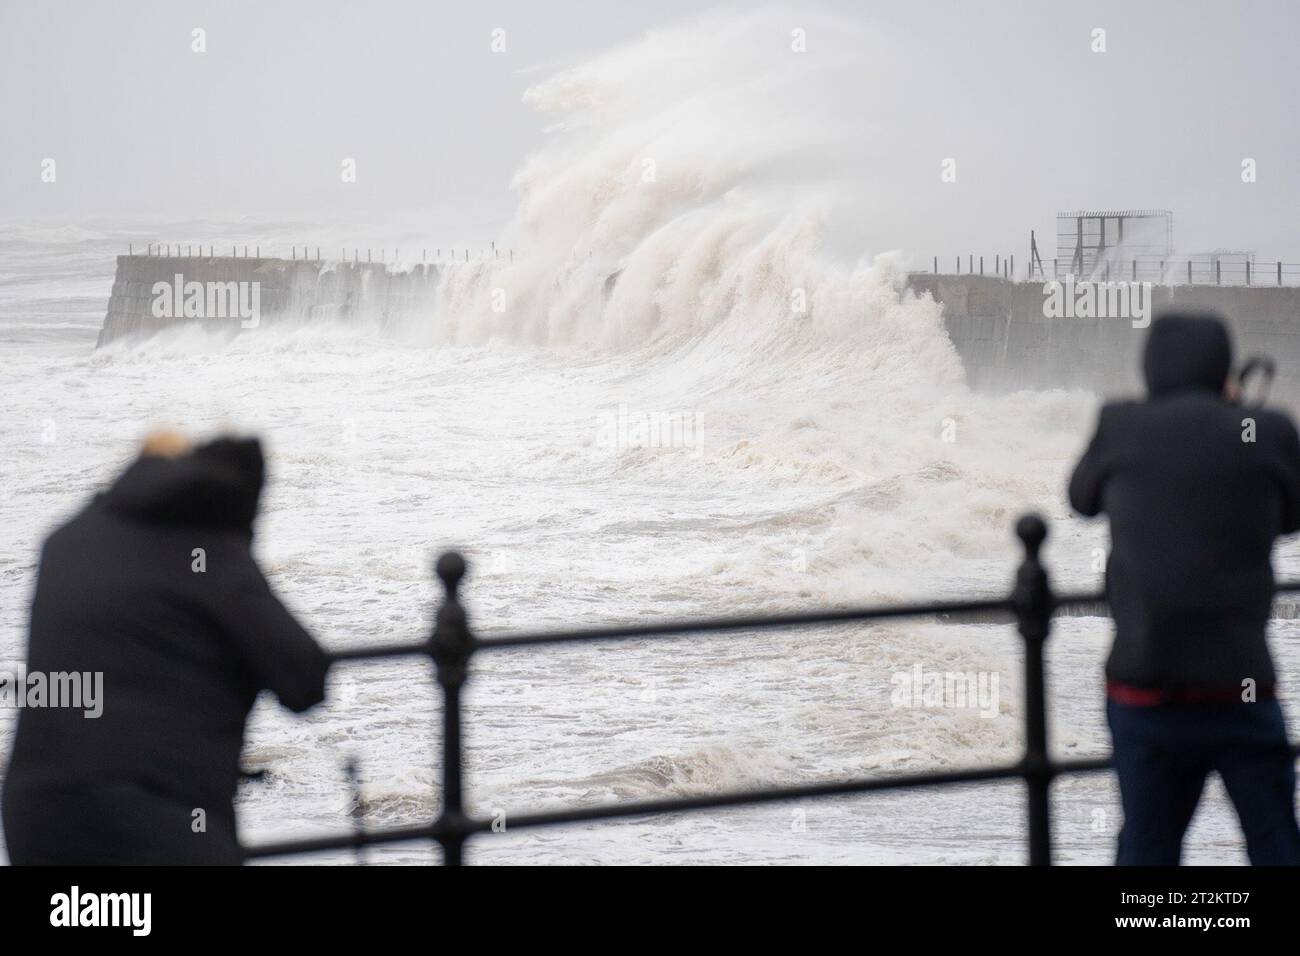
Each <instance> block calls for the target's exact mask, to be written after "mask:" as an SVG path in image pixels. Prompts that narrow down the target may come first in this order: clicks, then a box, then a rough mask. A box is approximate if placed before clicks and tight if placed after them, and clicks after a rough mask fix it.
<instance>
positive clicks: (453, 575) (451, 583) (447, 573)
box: [434, 551, 466, 601]
mask: <svg viewBox="0 0 1300 956" xmlns="http://www.w3.org/2000/svg"><path fill="white" fill-rule="evenodd" d="M465 570H466V566H465V559H464V558H463V557H461V556H460V552H458V551H447V552H445V553H444V554H443V555H442V556H440V557H439V558H438V562H437V564H435V565H434V571H435V572H436V573H437V575H438V578H439V580H441V581H442V586H443V588H444V589H446V591H447V600H449V601H452V600H455V599H456V597H457V596H458V592H459V590H460V579H461V578H463V577H464V576H465Z"/></svg>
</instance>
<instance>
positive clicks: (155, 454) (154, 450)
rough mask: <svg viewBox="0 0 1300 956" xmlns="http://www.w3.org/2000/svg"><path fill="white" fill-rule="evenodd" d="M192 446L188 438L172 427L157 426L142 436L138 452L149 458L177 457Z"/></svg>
mask: <svg viewBox="0 0 1300 956" xmlns="http://www.w3.org/2000/svg"><path fill="white" fill-rule="evenodd" d="M193 447H194V443H193V442H192V441H190V439H189V438H188V437H187V436H186V435H184V434H182V433H181V432H179V431H177V430H176V429H174V428H158V429H155V430H154V431H151V432H150V433H149V434H148V435H146V436H145V438H144V443H143V444H142V445H141V446H140V454H141V455H142V456H146V457H150V458H179V457H180V456H181V455H184V454H186V453H187V452H189V450H190V449H191V448H193Z"/></svg>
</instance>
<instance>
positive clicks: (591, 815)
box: [244, 757, 1111, 859]
mask: <svg viewBox="0 0 1300 956" xmlns="http://www.w3.org/2000/svg"><path fill="white" fill-rule="evenodd" d="M1110 764H1111V762H1110V758H1108V757H1095V758H1078V759H1074V760H1067V761H1061V762H1054V763H1051V764H1050V765H1049V766H1048V771H1049V772H1050V773H1051V774H1053V775H1060V774H1068V773H1091V772H1094V771H1100V770H1108V769H1110ZM1027 772H1028V768H1026V766H1025V764H1024V762H1023V761H1020V762H1017V763H1014V764H999V765H996V766H993V767H979V768H973V769H968V770H953V771H947V772H941V773H934V772H927V773H918V774H910V775H903V776H895V777H875V778H871V779H866V780H846V781H833V782H828V783H819V784H803V785H800V786H793V787H772V788H768V789H765V790H736V791H730V792H727V793H718V794H706V795H702V796H699V797H673V798H669V799H663V800H641V801H631V802H628V803H612V804H602V805H597V806H591V807H574V808H571V809H566V810H554V811H549V812H540V813H528V814H518V815H514V814H509V813H506V814H499V815H497V816H496V817H494V818H493V819H482V818H476V817H468V818H466V819H465V822H464V825H463V826H462V827H461V828H460V829H461V832H462V834H464V835H469V834H473V833H482V832H486V831H488V830H491V829H492V827H493V823H494V822H495V821H498V820H501V819H504V823H505V827H506V830H515V829H521V828H525V827H540V826H552V825H559V824H564V823H584V822H591V821H595V820H608V819H616V818H619V817H636V816H647V815H653V814H662V813H683V812H689V811H693V810H711V809H718V808H720V807H737V806H745V805H751V804H760V803H779V802H781V801H785V800H805V799H817V798H822V797H833V796H842V795H845V794H852V793H866V792H870V791H882V790H903V789H913V788H917V787H935V786H954V785H962V784H972V783H989V782H993V781H997V780H1010V779H1014V778H1016V777H1024V776H1025V774H1026V773H1027ZM498 825H499V824H498ZM446 832H447V828H445V827H443V826H442V825H440V824H438V823H434V824H422V825H419V826H409V827H394V828H393V829H389V830H373V831H366V832H364V833H355V832H354V833H349V834H339V835H337V836H325V837H314V838H311V837H309V838H304V839H298V840H286V841H283V842H280V843H267V844H260V845H255V846H252V847H248V848H247V849H246V850H245V851H244V855H245V857H246V858H247V859H259V858H263V857H269V856H288V855H292V854H296V853H319V852H324V851H328V850H348V849H356V848H358V847H363V846H371V845H376V844H381V843H385V844H386V843H402V842H407V841H410V840H440V839H441V838H442V837H443V836H444V835H445V833H446Z"/></svg>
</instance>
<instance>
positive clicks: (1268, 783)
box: [1106, 700, 1300, 866]
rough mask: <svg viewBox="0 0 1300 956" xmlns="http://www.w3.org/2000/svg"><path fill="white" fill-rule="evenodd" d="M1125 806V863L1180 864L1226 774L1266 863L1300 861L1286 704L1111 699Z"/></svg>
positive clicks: (1256, 852) (1251, 846)
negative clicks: (1146, 703)
mask: <svg viewBox="0 0 1300 956" xmlns="http://www.w3.org/2000/svg"><path fill="white" fill-rule="evenodd" d="M1106 719H1107V721H1108V722H1109V724H1110V733H1111V740H1112V741H1113V745H1114V755H1115V756H1114V759H1115V770H1116V773H1117V774H1118V775H1119V790H1120V797H1121V800H1122V802H1123V805H1124V828H1123V829H1122V830H1121V831H1120V835H1119V855H1118V859H1117V860H1116V862H1117V863H1118V864H1119V865H1120V866H1176V865H1177V864H1178V861H1179V857H1180V856H1181V854H1182V844H1183V833H1184V832H1185V831H1186V830H1187V825H1188V824H1189V823H1190V822H1191V820H1192V814H1193V813H1194V812H1195V811H1196V804H1197V803H1198V802H1199V801H1200V798H1201V789H1202V787H1203V786H1204V785H1205V778H1206V776H1207V775H1208V774H1209V773H1210V771H1215V772H1217V773H1218V774H1219V777H1220V778H1221V779H1222V780H1223V785H1224V787H1226V788H1227V791H1228V796H1229V798H1231V800H1232V803H1233V806H1235V807H1236V809H1237V818H1238V819H1239V820H1240V821H1241V829H1242V831H1243V832H1244V833H1245V835H1246V851H1247V853H1248V854H1249V855H1250V862H1251V863H1252V864H1254V865H1256V866H1283V865H1285V866H1296V865H1300V829H1297V826H1296V815H1295V780H1296V778H1295V761H1294V760H1293V759H1292V757H1291V752H1290V749H1289V747H1288V744H1287V737H1286V724H1285V721H1284V720H1283V717H1282V708H1281V707H1280V706H1279V705H1278V703H1277V701H1275V700H1264V701H1256V702H1255V703H1243V702H1231V703H1210V704H1181V703H1180V704H1160V705H1157V706H1154V707H1133V706H1130V705H1127V704H1121V703H1117V702H1116V701H1113V700H1108V701H1107V702H1106Z"/></svg>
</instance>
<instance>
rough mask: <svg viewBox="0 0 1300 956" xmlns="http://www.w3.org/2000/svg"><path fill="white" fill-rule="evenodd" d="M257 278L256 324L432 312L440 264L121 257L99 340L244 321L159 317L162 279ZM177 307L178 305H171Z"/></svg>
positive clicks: (254, 280)
mask: <svg viewBox="0 0 1300 956" xmlns="http://www.w3.org/2000/svg"><path fill="white" fill-rule="evenodd" d="M177 276H181V281H182V283H188V282H198V283H200V284H202V285H203V286H205V287H206V286H208V285H210V284H213V283H228V282H236V283H238V282H248V283H257V288H258V300H259V305H260V314H259V316H258V324H259V325H261V324H265V323H276V322H283V321H303V320H311V319H315V318H347V317H349V316H351V315H357V316H360V315H366V316H373V317H377V318H379V319H381V320H385V319H390V318H396V317H399V316H402V315H409V314H414V313H418V312H422V311H430V310H431V309H432V308H433V303H434V299H435V296H436V295H437V289H438V276H439V268H438V266H436V265H423V266H416V267H414V268H413V269H411V270H409V271H404V272H390V271H389V269H388V267H387V266H385V265H383V264H380V263H368V262H324V261H314V260H313V261H307V260H302V259H298V260H293V259H255V258H242V257H240V258H234V257H228V256H212V257H208V256H193V257H189V256H118V257H117V274H116V276H115V278H114V280H113V293H112V296H111V297H110V298H109V302H108V314H107V315H106V316H105V317H104V326H103V328H102V329H101V330H100V333H99V342H98V344H99V345H104V344H106V343H108V342H112V341H114V340H116V339H121V338H125V337H129V336H144V335H150V334H152V333H154V332H157V331H159V330H160V329H163V328H169V327H172V326H176V325H182V324H185V323H188V322H194V323H198V324H202V325H204V326H206V327H209V328H221V329H229V330H231V333H232V334H233V333H234V332H235V331H237V330H238V329H239V327H240V321H239V319H238V318H232V317H218V316H213V315H209V316H206V317H202V318H184V317H183V315H182V316H180V317H177V316H176V315H164V316H161V317H159V316H155V315H154V311H155V310H154V303H155V301H156V300H157V298H158V294H157V293H156V292H155V291H154V290H155V287H156V284H157V283H159V282H162V283H166V284H167V285H169V286H172V285H174V284H175V283H176V281H177V280H176V277H177ZM174 311H175V312H176V313H180V311H181V310H180V309H179V307H177V308H176V309H175V310H174Z"/></svg>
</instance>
